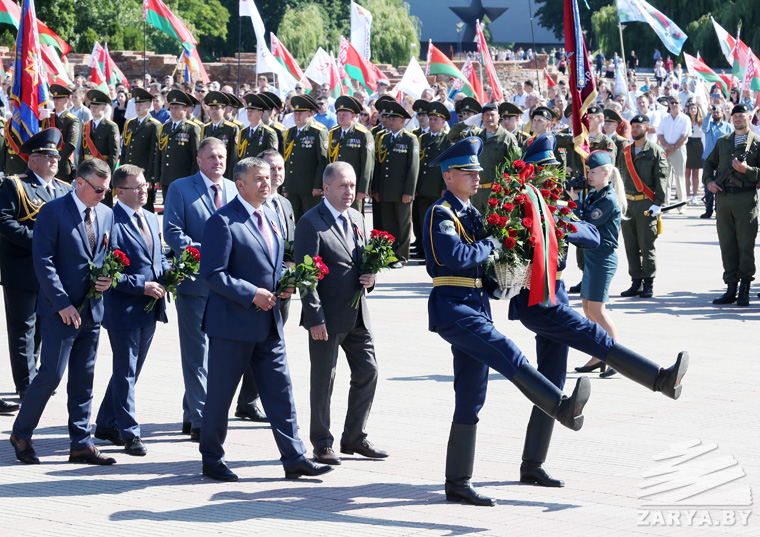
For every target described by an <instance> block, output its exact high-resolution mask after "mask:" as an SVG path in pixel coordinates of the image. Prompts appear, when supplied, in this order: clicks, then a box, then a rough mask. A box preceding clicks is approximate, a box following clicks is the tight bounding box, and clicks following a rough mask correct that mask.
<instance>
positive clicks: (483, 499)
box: [446, 479, 496, 507]
mask: <svg viewBox="0 0 760 537" xmlns="http://www.w3.org/2000/svg"><path fill="white" fill-rule="evenodd" d="M446 501H447V502H459V503H469V504H470V505H482V506H487V507H493V506H494V505H496V500H494V499H493V498H489V497H488V496H483V495H482V494H481V493H479V492H478V491H477V490H475V489H474V488H473V487H472V485H471V484H470V480H469V479H468V480H466V481H465V482H464V483H453V482H450V481H446Z"/></svg>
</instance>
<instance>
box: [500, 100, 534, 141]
mask: <svg viewBox="0 0 760 537" xmlns="http://www.w3.org/2000/svg"><path fill="white" fill-rule="evenodd" d="M522 115H523V109H522V108H520V107H519V106H517V105H516V104H515V103H510V102H504V103H501V104H500V105H499V119H500V124H501V126H502V127H504V130H505V131H507V132H508V133H510V134H511V135H512V136H514V137H515V140H516V141H517V145H518V147H524V146H525V142H526V141H527V140H528V135H527V134H526V133H525V131H523V130H520V128H519V127H520V125H519V124H520V117H521V116H522Z"/></svg>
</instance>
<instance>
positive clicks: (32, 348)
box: [3, 286, 41, 392]
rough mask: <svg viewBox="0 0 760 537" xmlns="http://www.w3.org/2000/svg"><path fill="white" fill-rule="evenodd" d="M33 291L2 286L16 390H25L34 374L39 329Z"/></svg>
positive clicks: (38, 352) (39, 338)
mask: <svg viewBox="0 0 760 537" xmlns="http://www.w3.org/2000/svg"><path fill="white" fill-rule="evenodd" d="M37 294H38V292H37V291H32V290H29V289H16V288H14V287H8V286H4V287H3V296H4V300H5V324H6V327H7V330H8V353H9V354H10V359H11V371H12V373H13V382H14V384H15V385H16V391H17V392H18V391H21V390H26V388H27V387H28V386H29V383H30V382H31V380H32V378H34V375H36V374H37V360H38V359H39V357H40V340H41V336H40V330H39V328H38V327H39V318H38V317H37Z"/></svg>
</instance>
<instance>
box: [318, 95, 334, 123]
mask: <svg viewBox="0 0 760 537" xmlns="http://www.w3.org/2000/svg"><path fill="white" fill-rule="evenodd" d="M328 102H329V101H328V98H327V97H325V96H324V95H320V96H319V97H317V105H318V106H319V111H318V112H317V114H316V115H315V116H314V119H315V120H316V121H319V122H320V123H321V124H322V125H324V126H325V127H327V130H330V129H332V128H333V127H334V126H335V125H337V124H338V119H337V117H336V116H335V113H333V112H330V110H329V108H328V106H329V105H328Z"/></svg>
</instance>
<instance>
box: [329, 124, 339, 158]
mask: <svg viewBox="0 0 760 537" xmlns="http://www.w3.org/2000/svg"><path fill="white" fill-rule="evenodd" d="M333 132H335V131H333V130H331V131H330V133H329V134H328V135H327V147H328V149H327V160H328V162H329V163H330V164H332V163H333V162H335V161H336V160H338V151H339V150H340V140H338V143H337V144H335V149H333V145H332V139H333Z"/></svg>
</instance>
